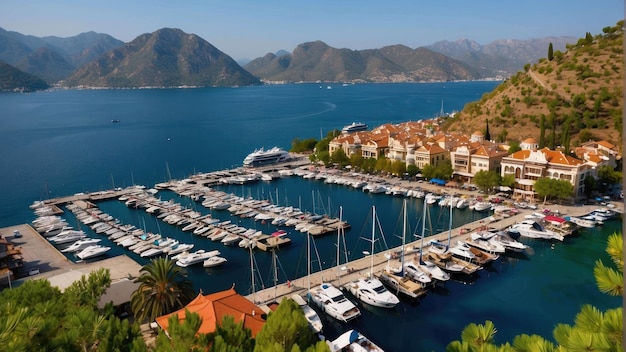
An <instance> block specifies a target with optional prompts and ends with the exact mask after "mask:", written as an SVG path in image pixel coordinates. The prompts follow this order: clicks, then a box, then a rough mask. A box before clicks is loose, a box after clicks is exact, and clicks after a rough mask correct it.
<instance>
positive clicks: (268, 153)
mask: <svg viewBox="0 0 626 352" xmlns="http://www.w3.org/2000/svg"><path fill="white" fill-rule="evenodd" d="M289 159H291V155H290V154H289V152H287V151H285V150H283V149H280V148H278V147H274V148H271V149H268V150H264V149H263V148H261V149H257V150H255V151H254V152H252V153H250V154H248V155H247V156H246V157H245V158H244V159H243V166H246V167H254V166H261V165H267V164H274V163H279V162H283V161H288V160H289Z"/></svg>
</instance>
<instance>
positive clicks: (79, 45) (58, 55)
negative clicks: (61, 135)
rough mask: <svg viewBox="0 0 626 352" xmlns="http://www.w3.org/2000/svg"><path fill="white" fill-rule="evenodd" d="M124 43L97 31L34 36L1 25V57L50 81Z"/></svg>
mask: <svg viewBox="0 0 626 352" xmlns="http://www.w3.org/2000/svg"><path fill="white" fill-rule="evenodd" d="M122 44H124V43H123V42H122V41H120V40H117V39H115V38H113V37H111V36H110V35H108V34H100V33H95V32H87V33H81V34H79V35H76V36H73V37H68V38H60V37H54V36H49V37H42V38H40V37H35V36H32V35H24V34H21V33H17V32H10V31H6V30H4V29H2V28H0V60H2V61H5V62H6V63H8V64H10V65H13V66H15V67H17V68H19V69H20V70H22V71H25V72H28V73H30V74H33V75H37V76H39V77H42V78H44V79H45V80H46V81H47V82H49V83H54V82H57V81H58V80H60V79H63V78H66V77H68V76H69V74H70V73H71V72H72V71H74V70H75V69H76V68H78V67H80V66H82V65H84V64H86V63H87V62H89V61H92V60H94V59H95V58H97V57H99V56H100V55H102V54H104V53H105V52H107V51H109V50H111V49H113V48H116V47H119V46H120V45H122Z"/></svg>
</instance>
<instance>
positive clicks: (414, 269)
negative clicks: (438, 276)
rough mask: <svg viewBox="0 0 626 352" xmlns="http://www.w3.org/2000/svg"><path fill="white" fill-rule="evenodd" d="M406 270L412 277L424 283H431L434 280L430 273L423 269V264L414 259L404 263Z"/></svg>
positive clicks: (406, 273)
mask: <svg viewBox="0 0 626 352" xmlns="http://www.w3.org/2000/svg"><path fill="white" fill-rule="evenodd" d="M404 272H405V275H406V276H408V277H410V278H411V279H413V280H415V281H417V282H419V283H421V284H423V285H427V284H429V283H431V282H432V281H433V280H432V279H431V278H430V275H429V274H428V273H427V272H425V271H424V270H422V268H421V266H420V265H418V264H417V263H415V262H413V261H409V262H405V263H404Z"/></svg>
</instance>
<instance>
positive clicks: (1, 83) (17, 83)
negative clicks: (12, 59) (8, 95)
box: [0, 61, 48, 92]
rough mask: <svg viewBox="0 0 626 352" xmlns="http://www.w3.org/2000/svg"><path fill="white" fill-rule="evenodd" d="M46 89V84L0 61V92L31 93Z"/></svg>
mask: <svg viewBox="0 0 626 352" xmlns="http://www.w3.org/2000/svg"><path fill="white" fill-rule="evenodd" d="M43 89H48V84H47V83H46V82H45V81H44V80H42V79H41V78H38V77H36V76H33V75H31V74H28V73H26V72H23V71H20V70H18V69H17V68H15V67H13V66H11V65H9V64H7V63H4V62H2V61H0V91H21V92H33V91H36V90H43Z"/></svg>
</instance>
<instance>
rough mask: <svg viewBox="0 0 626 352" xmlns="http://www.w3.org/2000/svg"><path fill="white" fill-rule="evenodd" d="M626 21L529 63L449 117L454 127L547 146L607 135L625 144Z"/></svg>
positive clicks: (617, 142) (570, 143) (570, 145)
mask: <svg viewBox="0 0 626 352" xmlns="http://www.w3.org/2000/svg"><path fill="white" fill-rule="evenodd" d="M622 25H623V21H620V22H618V23H617V25H615V26H613V27H606V28H604V29H603V33H602V34H598V35H596V36H592V35H591V34H590V33H587V35H586V36H585V37H584V38H581V39H579V40H578V42H577V43H576V44H572V45H568V46H567V50H566V51H565V52H561V51H558V50H556V51H552V50H550V47H546V58H543V59H540V60H539V61H538V62H537V63H535V64H533V65H530V64H528V65H526V66H525V67H524V71H523V72H518V73H517V74H516V75H514V76H512V77H511V78H510V79H508V80H506V81H504V82H503V83H502V84H500V85H499V86H498V87H496V89H494V90H493V91H492V92H490V93H486V94H485V95H484V96H483V97H482V98H481V99H480V100H479V101H476V102H472V103H468V104H467V105H466V106H465V107H464V108H463V110H462V111H461V112H460V113H458V114H456V115H455V116H454V118H451V119H449V120H448V121H447V125H446V129H447V130H449V131H465V132H469V133H471V132H473V131H482V132H485V130H486V126H487V120H488V121H489V125H488V126H489V133H490V136H491V139H493V140H497V141H502V142H505V141H510V140H518V141H522V140H524V139H526V138H528V137H533V138H535V139H536V140H537V141H538V142H539V144H540V145H541V146H547V147H550V148H554V147H557V146H563V147H564V148H566V150H567V149H569V148H570V147H572V146H574V145H575V144H578V143H580V142H586V141H588V140H590V139H593V140H601V139H605V140H608V141H609V142H611V143H613V144H615V145H619V146H620V147H621V137H622V136H621V133H622V109H623V104H624V99H623V88H622V87H623V61H624V52H623V29H622Z"/></svg>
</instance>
